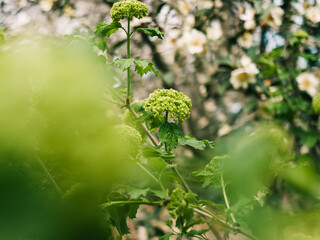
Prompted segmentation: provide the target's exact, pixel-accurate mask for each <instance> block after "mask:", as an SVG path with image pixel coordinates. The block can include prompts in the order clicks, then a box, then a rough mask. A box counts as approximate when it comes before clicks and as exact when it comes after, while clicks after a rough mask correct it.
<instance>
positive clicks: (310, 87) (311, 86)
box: [297, 72, 319, 97]
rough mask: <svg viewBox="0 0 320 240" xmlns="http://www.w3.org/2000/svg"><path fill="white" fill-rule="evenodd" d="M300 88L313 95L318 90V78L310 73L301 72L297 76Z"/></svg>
mask: <svg viewBox="0 0 320 240" xmlns="http://www.w3.org/2000/svg"><path fill="white" fill-rule="evenodd" d="M297 82H298V85H299V88H300V90H302V91H306V92H307V93H308V94H309V95H310V96H312V97H314V96H315V95H316V94H317V92H318V87H319V79H318V78H317V77H316V76H315V75H314V74H312V73H308V72H303V73H300V74H299V76H298V77H297Z"/></svg>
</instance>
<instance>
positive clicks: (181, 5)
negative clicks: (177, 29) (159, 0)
mask: <svg viewBox="0 0 320 240" xmlns="http://www.w3.org/2000/svg"><path fill="white" fill-rule="evenodd" d="M178 9H179V11H180V12H181V13H182V14H183V15H188V14H189V13H190V11H191V9H192V4H191V2H190V1H184V0H183V1H181V0H180V1H178Z"/></svg>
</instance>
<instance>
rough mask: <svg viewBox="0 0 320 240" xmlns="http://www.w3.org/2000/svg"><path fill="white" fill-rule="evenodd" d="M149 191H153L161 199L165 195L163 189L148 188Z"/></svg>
mask: <svg viewBox="0 0 320 240" xmlns="http://www.w3.org/2000/svg"><path fill="white" fill-rule="evenodd" d="M150 191H151V192H153V193H154V194H155V195H156V196H158V197H159V198H161V199H163V198H165V197H166V196H167V193H166V192H165V191H163V190H150Z"/></svg>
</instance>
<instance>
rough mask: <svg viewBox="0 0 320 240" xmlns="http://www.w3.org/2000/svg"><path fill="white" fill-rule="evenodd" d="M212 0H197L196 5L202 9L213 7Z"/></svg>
mask: <svg viewBox="0 0 320 240" xmlns="http://www.w3.org/2000/svg"><path fill="white" fill-rule="evenodd" d="M213 5H214V4H213V1H211V0H203V1H201V0H200V1H199V2H198V4H197V7H198V9H199V10H203V9H209V8H212V7H213Z"/></svg>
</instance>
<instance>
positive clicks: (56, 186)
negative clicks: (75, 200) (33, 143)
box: [35, 153, 63, 196]
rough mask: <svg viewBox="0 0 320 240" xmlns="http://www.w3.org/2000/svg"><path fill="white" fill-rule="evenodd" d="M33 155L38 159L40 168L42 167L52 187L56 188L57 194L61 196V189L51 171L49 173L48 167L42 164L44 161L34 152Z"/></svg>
mask: <svg viewBox="0 0 320 240" xmlns="http://www.w3.org/2000/svg"><path fill="white" fill-rule="evenodd" d="M35 156H36V159H37V160H38V162H39V164H40V166H41V168H42V169H43V171H44V172H45V174H46V175H47V177H48V178H49V180H50V181H51V183H52V185H53V186H54V188H55V189H56V191H57V192H58V194H59V195H60V196H62V195H63V191H62V190H61V188H60V186H59V185H58V183H57V182H56V180H55V179H54V177H53V176H52V175H51V173H50V171H49V169H48V168H47V166H46V165H45V164H44V162H43V161H42V160H41V158H40V157H39V156H38V155H37V154H36V153H35Z"/></svg>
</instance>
